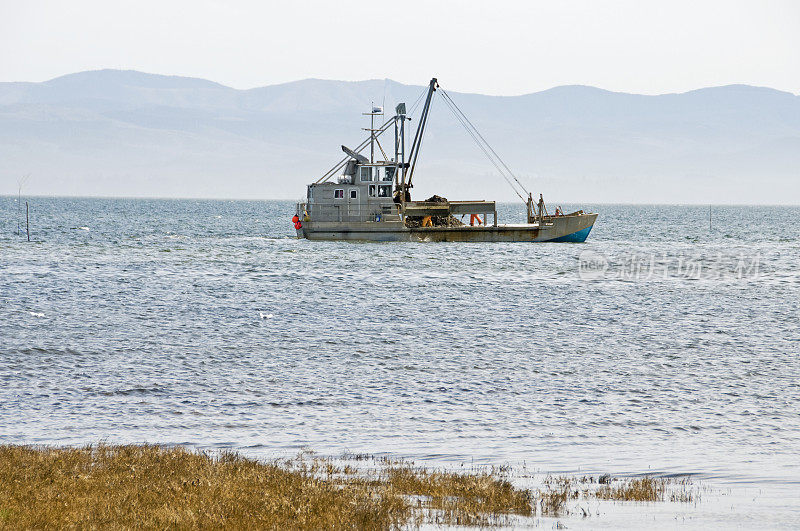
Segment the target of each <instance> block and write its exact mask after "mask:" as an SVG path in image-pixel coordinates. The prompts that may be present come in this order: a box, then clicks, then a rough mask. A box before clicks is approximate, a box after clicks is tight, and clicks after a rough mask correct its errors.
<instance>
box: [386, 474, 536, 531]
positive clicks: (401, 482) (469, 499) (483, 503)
mask: <svg viewBox="0 0 800 531" xmlns="http://www.w3.org/2000/svg"><path fill="white" fill-rule="evenodd" d="M386 482H387V483H388V484H389V485H391V486H392V488H393V489H394V490H396V491H397V492H400V493H401V494H405V495H412V496H415V497H417V499H418V503H419V505H421V506H425V508H426V515H427V517H428V518H427V519H428V520H429V521H432V522H435V523H440V524H456V525H492V524H503V523H506V522H507V520H506V518H505V517H506V516H507V515H512V514H513V515H520V516H530V515H531V514H532V505H531V502H532V501H533V498H532V495H531V493H530V491H527V490H520V489H517V488H515V487H514V486H513V485H511V483H510V482H508V481H507V480H505V479H502V478H499V477H497V476H495V475H492V474H490V473H489V472H480V473H472V474H459V473H455V472H444V471H429V470H426V469H423V468H415V467H412V466H409V465H405V466H404V465H401V466H394V467H390V468H388V469H387V470H386Z"/></svg>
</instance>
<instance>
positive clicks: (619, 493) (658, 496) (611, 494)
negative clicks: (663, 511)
mask: <svg viewBox="0 0 800 531" xmlns="http://www.w3.org/2000/svg"><path fill="white" fill-rule="evenodd" d="M666 488H667V480H666V479H659V478H651V477H647V476H646V477H643V478H634V479H629V480H627V481H621V482H612V484H609V485H603V486H602V487H600V488H599V489H597V491H596V492H595V493H594V495H595V497H596V498H598V499H601V500H615V501H648V502H653V501H664V492H665V491H666Z"/></svg>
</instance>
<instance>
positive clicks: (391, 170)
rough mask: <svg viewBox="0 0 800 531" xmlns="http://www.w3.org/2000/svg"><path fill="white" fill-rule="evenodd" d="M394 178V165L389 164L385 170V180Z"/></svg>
mask: <svg viewBox="0 0 800 531" xmlns="http://www.w3.org/2000/svg"><path fill="white" fill-rule="evenodd" d="M392 179H394V166H389V167H387V168H386V169H385V170H384V172H383V180H384V181H391V180H392Z"/></svg>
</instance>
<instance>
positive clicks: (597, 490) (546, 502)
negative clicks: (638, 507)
mask: <svg viewBox="0 0 800 531" xmlns="http://www.w3.org/2000/svg"><path fill="white" fill-rule="evenodd" d="M536 498H537V499H538V500H540V507H541V513H542V514H543V515H545V516H560V515H563V514H566V513H568V512H569V510H568V502H569V501H570V500H579V499H582V500H590V499H597V500H605V501H622V502H663V501H666V500H669V501H670V502H676V503H691V502H693V501H695V500H696V499H697V495H696V494H695V492H694V490H693V486H692V483H691V481H689V479H686V478H684V479H667V478H654V477H650V476H644V477H641V478H624V479H615V478H611V477H608V476H604V477H601V478H599V479H598V481H597V482H595V480H594V478H593V477H591V476H584V477H570V476H558V477H554V476H548V477H547V478H545V480H544V488H543V489H540V490H539V491H538V492H537V494H536ZM581 511H582V512H583V514H584V515H585V516H586V515H588V513H587V512H586V510H584V509H582V508H581Z"/></svg>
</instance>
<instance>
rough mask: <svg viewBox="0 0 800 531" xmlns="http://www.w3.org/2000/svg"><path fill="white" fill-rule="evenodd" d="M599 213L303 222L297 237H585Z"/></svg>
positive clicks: (472, 239) (423, 239)
mask: <svg viewBox="0 0 800 531" xmlns="http://www.w3.org/2000/svg"><path fill="white" fill-rule="evenodd" d="M596 219H597V214H579V215H570V216H559V217H556V218H551V219H550V220H549V222H546V223H543V224H542V226H541V227H540V226H539V225H538V224H537V223H534V224H520V225H489V226H475V227H472V226H469V225H462V226H458V227H417V228H409V227H406V226H405V225H404V224H403V223H402V222H360V223H353V222H313V221H304V222H303V227H302V228H301V229H299V230H298V231H297V236H298V237H301V238H308V239H309V240H350V241H376V242H554V243H556V242H558V243H580V242H583V241H585V240H586V238H587V237H588V236H589V232H590V231H591V230H592V226H594V222H595V220H596Z"/></svg>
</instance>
